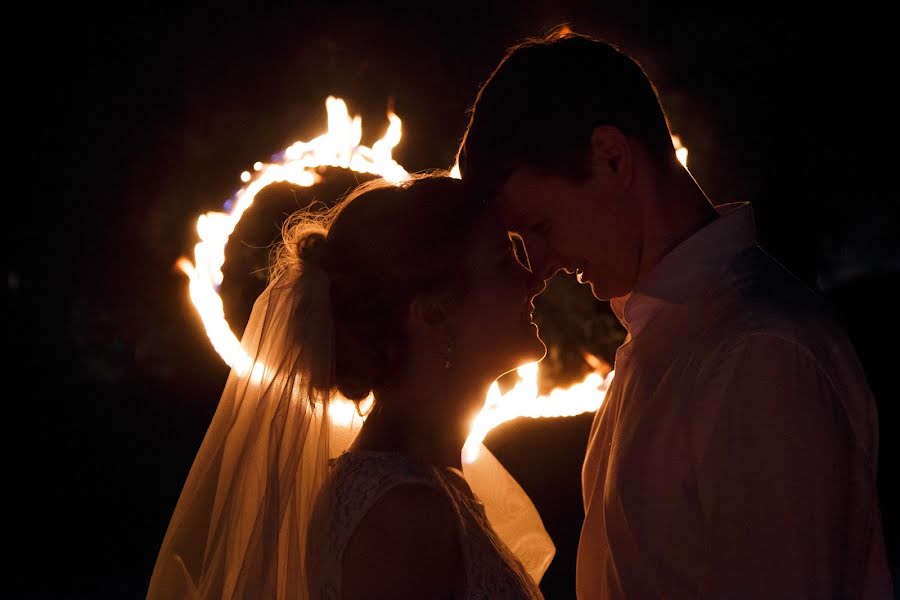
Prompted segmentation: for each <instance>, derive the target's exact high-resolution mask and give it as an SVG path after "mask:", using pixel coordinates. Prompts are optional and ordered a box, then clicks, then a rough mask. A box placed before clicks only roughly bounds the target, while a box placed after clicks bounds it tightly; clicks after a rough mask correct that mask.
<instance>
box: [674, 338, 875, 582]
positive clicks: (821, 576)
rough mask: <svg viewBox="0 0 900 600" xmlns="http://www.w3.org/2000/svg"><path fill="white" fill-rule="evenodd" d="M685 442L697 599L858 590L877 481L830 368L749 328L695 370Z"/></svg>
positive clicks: (871, 526)
mask: <svg viewBox="0 0 900 600" xmlns="http://www.w3.org/2000/svg"><path fill="white" fill-rule="evenodd" d="M701 373H702V376H701V377H700V378H699V381H698V385H697V388H696V390H697V393H696V395H695V400H696V405H695V409H696V414H695V415H694V418H693V419H692V432H691V439H690V443H691V444H692V452H693V454H694V468H695V474H696V479H697V494H698V498H699V502H700V509H701V511H702V515H703V523H704V528H705V531H704V532H703V535H704V539H705V540H706V552H707V560H706V561H705V563H706V564H707V565H708V570H707V572H706V576H705V578H704V579H703V582H702V583H701V586H702V587H703V589H701V590H698V591H699V592H700V596H702V597H704V598H794V599H801V598H826V597H827V598H835V597H840V598H845V597H847V598H849V597H853V598H861V597H864V594H862V593H861V587H860V586H864V585H865V583H864V581H863V580H864V579H865V573H864V571H865V569H866V566H865V565H866V561H867V555H868V552H869V551H870V548H871V540H872V536H873V535H874V533H873V532H874V528H875V527H880V520H879V512H878V509H877V496H876V495H875V491H874V490H875V482H874V478H873V476H872V474H871V470H870V469H869V468H868V467H867V464H866V461H865V460H863V457H862V456H861V453H860V451H859V447H858V444H857V442H856V440H855V438H854V435H853V432H852V431H851V428H850V425H849V423H848V420H847V417H846V414H845V411H844V410H843V409H842V406H843V403H842V401H841V398H840V397H839V396H838V394H837V392H836V391H835V390H836V388H835V386H834V385H832V382H831V381H830V379H829V373H827V372H826V370H825V369H824V368H822V366H821V365H820V364H819V363H818V362H817V361H816V359H815V358H814V356H813V355H812V354H811V352H810V351H809V350H808V349H807V348H805V347H804V346H802V345H800V344H798V343H796V342H793V341H791V340H786V339H783V338H781V337H777V336H775V335H767V334H755V335H749V336H747V337H746V338H745V339H743V340H741V341H740V342H738V343H736V344H734V345H733V346H731V347H730V348H729V349H728V350H726V351H723V352H721V353H719V354H717V356H715V357H714V359H712V360H711V361H709V363H708V365H707V366H706V368H704V369H702V370H701Z"/></svg>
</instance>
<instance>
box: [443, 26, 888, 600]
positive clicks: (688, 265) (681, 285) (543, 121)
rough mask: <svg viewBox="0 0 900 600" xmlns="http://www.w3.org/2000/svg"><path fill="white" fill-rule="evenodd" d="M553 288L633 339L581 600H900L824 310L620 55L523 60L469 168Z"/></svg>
mask: <svg viewBox="0 0 900 600" xmlns="http://www.w3.org/2000/svg"><path fill="white" fill-rule="evenodd" d="M459 165H460V168H461V173H462V176H463V180H464V181H466V182H467V183H469V184H470V185H472V186H474V189H475V190H476V191H477V193H478V195H479V196H481V197H486V198H489V199H490V200H489V202H492V203H493V204H494V206H495V207H496V208H497V209H498V210H499V212H500V214H501V215H502V218H503V219H504V220H505V222H506V226H507V228H508V229H509V230H510V231H515V232H517V233H519V234H520V235H521V236H522V237H523V239H524V242H525V246H526V248H527V252H528V258H529V260H530V262H531V265H532V268H533V269H534V270H535V271H536V272H538V273H539V274H541V275H542V276H543V277H544V278H548V277H550V276H552V275H553V273H555V272H556V271H558V270H559V269H566V270H568V271H576V272H577V273H578V277H579V279H580V280H581V281H582V282H584V283H589V284H590V286H591V289H592V291H593V294H594V296H596V297H597V298H599V299H609V300H610V301H611V303H612V307H613V310H614V311H615V313H616V315H617V316H618V318H619V320H620V321H621V322H622V323H623V325H624V326H625V327H626V328H627V330H628V334H629V335H628V338H627V340H626V342H625V344H623V345H622V347H621V348H619V350H618V352H617V354H616V361H615V369H616V376H615V379H614V382H613V384H612V386H611V388H610V389H609V391H608V393H607V395H606V400H605V402H604V404H603V406H602V408H601V409H600V410H599V411H598V413H597V415H596V417H595V420H594V424H593V427H592V430H591V434H590V439H589V442H588V448H587V455H586V457H585V461H584V467H583V470H582V487H583V497H584V509H585V520H584V526H583V529H582V533H581V541H580V544H579V549H578V566H577V581H576V587H577V591H578V597H579V598H582V599H589V600H593V599H606V598H630V599H631V598H657V597H666V598H697V597H702V598H729V599H733V598H826V597H827V598H874V599H879V600H881V599H883V598H888V597H891V581H890V575H889V573H888V569H887V564H886V559H885V554H884V545H883V539H882V535H883V534H882V526H881V517H880V511H879V507H878V498H877V495H876V490H875V470H876V457H877V434H876V432H877V418H876V414H875V404H874V401H873V398H872V395H871V392H870V390H869V388H868V387H867V385H866V382H865V379H864V376H863V373H862V370H861V368H860V366H859V364H858V362H857V359H856V356H855V354H854V351H853V349H852V347H851V346H850V344H849V342H848V341H847V339H846V338H845V337H844V335H843V334H842V333H841V332H840V331H839V330H838V329H837V328H836V326H835V325H834V324H833V323H832V322H831V321H830V320H829V319H828V318H827V316H826V314H825V312H824V310H823V309H822V308H821V307H820V305H819V301H818V299H817V297H816V296H815V294H814V293H813V292H811V291H809V290H808V289H807V288H805V287H804V286H803V284H801V283H800V282H799V281H797V280H796V279H795V278H794V277H792V276H791V274H790V273H788V272H787V271H785V270H784V268H783V267H781V266H780V265H779V264H778V263H777V262H776V261H775V260H773V259H772V258H771V257H770V256H769V255H767V254H766V253H765V252H764V251H763V250H762V249H760V247H759V246H758V245H757V242H756V237H755V228H754V222H753V215H752V212H751V208H750V206H749V205H746V204H743V205H728V206H718V207H714V206H713V205H712V204H711V203H710V201H709V200H708V198H707V197H706V196H705V195H704V192H703V190H702V189H701V188H700V186H699V185H698V184H697V182H696V181H694V179H693V178H692V177H691V175H690V174H689V173H688V172H687V171H686V170H685V169H684V168H682V166H681V165H680V164H679V162H678V161H677V159H676V157H675V151H674V148H673V146H672V141H671V137H670V132H669V129H668V126H667V122H666V117H665V114H664V113H663V109H662V108H661V106H660V104H659V99H658V97H657V95H656V92H655V90H654V88H653V85H652V84H651V82H650V81H649V80H648V79H647V76H646V75H645V73H644V72H643V70H642V69H641V67H640V66H639V65H638V64H637V63H636V62H635V61H634V60H632V59H631V58H629V57H628V56H626V55H624V54H622V53H621V52H619V51H617V50H616V49H615V48H613V47H612V46H609V45H607V44H605V43H603V42H600V41H597V40H594V39H591V38H588V37H585V36H581V35H574V34H571V33H568V32H567V31H566V32H560V33H555V34H551V35H550V36H548V37H547V38H544V39H539V40H528V41H526V42H524V43H522V44H520V45H518V46H516V47H514V48H512V49H511V50H510V51H509V52H508V53H507V55H506V57H505V58H504V59H503V60H502V61H501V63H500V65H499V66H498V67H497V68H496V70H495V71H494V73H493V74H492V75H491V77H490V79H489V80H488V81H487V83H485V84H484V86H483V87H482V88H481V90H480V91H479V93H478V97H477V99H476V101H475V106H474V109H473V113H472V118H471V122H470V123H469V127H468V129H467V131H466V135H465V138H464V139H463V143H462V146H461V148H460V152H459Z"/></svg>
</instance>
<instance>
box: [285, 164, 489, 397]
mask: <svg viewBox="0 0 900 600" xmlns="http://www.w3.org/2000/svg"><path fill="white" fill-rule="evenodd" d="M464 194H465V192H464V190H463V184H462V182H460V181H458V180H455V179H451V178H450V177H448V176H446V174H445V173H443V172H439V173H428V174H423V175H417V176H414V177H413V178H412V179H411V180H410V181H406V182H404V183H402V184H399V185H396V184H393V183H390V182H387V181H385V180H382V179H376V180H372V181H369V182H367V183H364V184H362V185H361V186H359V187H358V188H356V189H355V190H353V191H352V192H351V193H350V194H349V195H347V196H346V197H345V198H344V199H343V200H342V201H340V202H339V203H338V204H337V205H336V206H334V207H333V208H331V209H329V210H324V211H311V210H304V211H299V212H297V213H294V214H293V215H291V217H289V219H288V220H287V221H286V222H285V225H284V228H283V235H282V238H283V240H282V242H281V243H280V244H279V245H278V246H277V247H276V249H275V252H274V255H273V256H274V258H273V261H272V266H271V270H270V279H273V280H274V279H275V278H277V277H278V276H279V275H281V274H282V273H284V272H285V271H287V270H296V272H298V273H299V277H298V278H297V285H299V286H309V285H330V303H331V318H332V319H333V323H334V361H333V363H331V362H330V361H322V365H323V368H325V367H324V365H329V367H328V368H330V365H331V364H333V365H334V367H333V368H334V373H316V372H315V369H313V372H311V373H310V378H311V381H312V383H313V385H315V384H316V383H317V382H318V381H322V382H334V386H335V387H336V389H337V391H338V392H340V393H341V394H342V395H343V396H344V397H346V398H348V399H351V400H355V401H359V400H362V399H364V398H366V397H367V396H368V395H369V393H370V392H371V391H373V390H374V389H377V388H379V387H381V386H383V385H385V384H386V383H389V382H390V381H391V379H392V378H393V377H395V376H397V375H398V373H399V372H400V371H401V370H402V368H403V366H404V365H405V363H406V358H407V356H406V350H407V343H406V336H405V331H406V328H405V327H404V321H405V318H406V315H407V311H408V309H409V306H410V302H411V301H412V300H413V299H414V298H415V297H417V296H419V295H422V294H427V293H431V292H437V291H441V290H444V289H453V290H455V291H456V290H458V291H462V290H463V289H464V286H465V278H464V270H463V268H462V265H463V263H464V256H465V247H466V242H467V240H468V238H469V234H470V233H471V231H472V228H473V225H474V223H475V221H476V219H477V217H478V213H479V209H478V203H476V202H467V201H465V198H464ZM313 273H315V275H314V274H313ZM319 274H324V275H326V276H327V277H324V278H323V277H320V276H318V275H319ZM323 391H327V390H323Z"/></svg>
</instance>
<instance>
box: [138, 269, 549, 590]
mask: <svg viewBox="0 0 900 600" xmlns="http://www.w3.org/2000/svg"><path fill="white" fill-rule="evenodd" d="M329 287H330V285H329V282H328V277H327V275H326V274H325V273H324V272H323V271H321V270H320V269H318V268H316V267H312V266H307V267H304V268H303V270H302V271H298V270H297V269H289V270H286V271H285V272H283V273H281V274H280V275H278V276H277V277H276V278H274V279H273V281H272V282H271V283H270V284H269V286H268V287H267V288H266V289H265V291H264V292H263V293H262V294H261V295H260V296H259V298H258V299H257V300H256V303H255V304H254V306H253V311H252V313H251V315H250V320H249V322H248V324H247V327H246V329H245V331H244V335H243V338H242V339H241V351H242V354H241V355H240V356H239V357H238V358H237V359H236V360H235V362H234V364H233V365H232V368H231V371H230V373H229V375H228V379H227V382H226V384H225V388H224V390H223V392H222V396H221V398H220V400H219V405H218V408H217V409H216V413H215V415H214V417H213V420H212V423H211V424H210V426H209V429H208V431H207V433H206V436H205V437H204V439H203V443H202V444H201V446H200V449H199V451H198V453H197V456H196V458H195V460H194V463H193V466H192V467H191V470H190V473H189V475H188V477H187V480H186V482H185V484H184V487H183V489H182V492H181V496H180V497H179V500H178V503H177V505H176V507H175V510H174V512H173V515H172V518H171V521H170V523H169V527H168V529H167V531H166V534H165V537H164V539H163V543H162V546H161V549H160V552H159V555H158V557H157V561H156V565H155V567H154V570H153V575H152V577H151V581H150V586H149V590H148V593H147V598H148V600H158V599H175V598H178V599H186V598H189V599H204V600H206V599H214V598H215V599H225V598H228V599H243V598H248V599H249V598H253V599H260V598H267V599H269V598H274V599H279V600H280V599H291V600H294V599H298V598H300V599H307V598H310V595H309V593H308V591H307V587H306V581H305V572H304V565H305V564H306V551H307V539H306V532H307V530H308V525H309V519H310V516H311V514H312V511H313V505H314V503H315V500H316V497H317V494H318V492H319V490H320V489H321V487H322V485H323V483H324V481H325V479H326V476H327V474H328V461H329V459H330V458H332V457H335V456H337V455H339V454H341V453H342V452H344V451H345V450H346V449H347V448H348V447H349V445H350V443H351V442H352V441H353V439H354V437H355V435H356V433H357V432H358V431H359V428H360V426H361V425H362V418H361V417H360V416H359V415H356V414H347V413H348V411H342V412H341V413H340V418H338V417H337V416H336V415H337V411H335V410H330V409H332V408H334V406H335V397H334V396H333V395H332V394H331V393H325V392H321V391H319V390H323V389H333V386H330V385H329V382H332V381H333V374H334V349H333V344H334V334H333V326H332V321H331V308H330V294H329ZM313 381H316V383H317V385H315V386H313V385H312V384H311V383H312V382H313ZM464 472H465V474H466V477H467V479H468V480H469V484H470V486H471V487H472V489H473V491H474V492H475V493H476V494H477V495H478V496H479V497H480V498H481V500H482V502H483V503H484V504H485V511H486V513H487V515H488V518H489V520H490V521H491V524H492V526H493V527H494V529H495V530H496V531H497V533H498V535H499V536H500V538H501V539H502V540H503V541H504V543H506V544H507V545H508V546H509V547H510V549H511V550H512V551H513V552H514V553H515V554H516V556H517V557H518V558H519V560H520V561H522V563H523V565H524V566H525V568H526V570H527V571H528V573H529V574H530V575H531V576H532V577H533V578H534V579H535V581H540V578H541V577H542V576H543V574H544V572H545V571H546V568H547V566H548V565H549V563H550V561H551V560H552V558H553V554H554V553H555V549H554V546H553V543H552V541H551V540H550V537H549V535H548V534H547V532H546V530H545V529H544V526H543V523H542V522H541V519H540V516H539V515H538V513H537V510H536V509H535V507H534V505H533V504H532V502H531V500H530V499H529V498H528V496H527V494H525V492H524V491H523V490H522V488H521V487H520V486H519V485H518V484H517V483H516V481H515V480H514V479H513V478H512V476H511V475H510V474H509V473H508V472H507V471H506V470H505V469H504V468H503V466H502V465H501V464H500V463H499V461H497V460H496V458H494V457H493V456H492V455H491V454H490V452H488V450H487V448H485V447H484V446H482V447H481V452H480V454H479V458H478V460H476V461H475V462H474V463H473V464H470V465H465V468H464Z"/></svg>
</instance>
